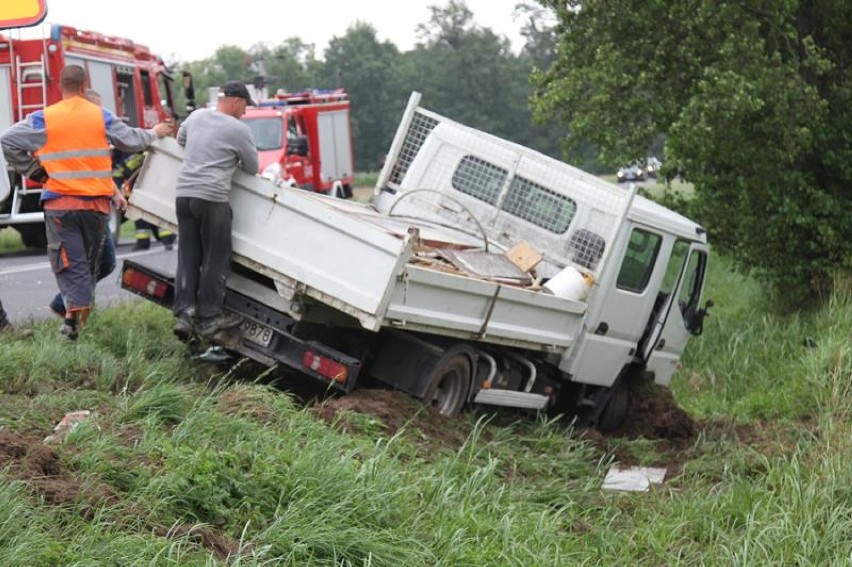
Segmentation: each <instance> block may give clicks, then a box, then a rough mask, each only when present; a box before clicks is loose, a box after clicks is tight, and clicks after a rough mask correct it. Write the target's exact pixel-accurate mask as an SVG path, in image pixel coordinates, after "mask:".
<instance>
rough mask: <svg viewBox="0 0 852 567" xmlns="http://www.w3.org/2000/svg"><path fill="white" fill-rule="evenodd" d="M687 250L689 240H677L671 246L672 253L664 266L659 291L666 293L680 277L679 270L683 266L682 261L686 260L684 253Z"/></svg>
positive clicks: (668, 292) (670, 290)
mask: <svg viewBox="0 0 852 567" xmlns="http://www.w3.org/2000/svg"><path fill="white" fill-rule="evenodd" d="M687 252H689V242H687V241H685V240H678V241H677V242H675V243H674V246H673V247H672V255H671V257H670V258H669V265H668V266H666V275H665V276H664V277H663V285H662V286H660V293H661V294H663V295H668V294H670V293H671V292H672V290H673V289H674V286H675V284H677V279H678V277H680V271H681V269H682V268H683V263H684V261H685V260H686V254H687Z"/></svg>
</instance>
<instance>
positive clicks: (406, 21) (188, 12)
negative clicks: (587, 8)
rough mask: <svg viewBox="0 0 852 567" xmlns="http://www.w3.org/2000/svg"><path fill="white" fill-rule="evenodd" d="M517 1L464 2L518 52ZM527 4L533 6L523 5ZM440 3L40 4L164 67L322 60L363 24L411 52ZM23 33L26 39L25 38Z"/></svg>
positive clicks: (158, 0)
mask: <svg viewBox="0 0 852 567" xmlns="http://www.w3.org/2000/svg"><path fill="white" fill-rule="evenodd" d="M0 1H3V0H0ZM520 1H521V0H466V4H467V7H468V8H469V9H470V10H471V11H472V12H473V19H474V21H475V22H476V23H477V24H478V25H479V26H481V27H489V28H491V29H492V30H493V31H494V32H495V33H497V34H498V35H504V36H506V37H508V38H509V39H510V40H511V41H512V42H513V45H514V47H515V48H519V47H520V44H521V37H520V33H519V29H520V27H521V21H520V20H517V21H516V20H515V19H514V16H513V11H514V8H515V5H516V4H518V2H520ZM530 1H531V3H532V2H534V0H530ZM446 4H447V0H396V1H393V0H360V1H353V0H301V1H299V2H293V1H290V0H236V1H234V0H209V1H206V2H203V1H201V0H47V10H48V13H47V19H46V20H45V21H46V22H49V23H56V24H64V25H70V26H74V27H76V28H78V29H84V30H88V31H96V32H100V33H104V34H106V35H115V36H120V37H125V38H127V39H131V40H133V41H135V42H136V43H140V44H143V45H147V46H148V47H150V48H151V50H152V51H153V52H154V53H157V54H158V55H161V56H162V57H163V58H165V59H166V60H167V61H174V60H181V61H193V60H197V59H204V58H206V57H210V56H212V55H213V53H214V52H215V51H216V48H217V47H219V46H220V45H224V44H229V45H237V46H239V47H242V48H244V49H247V48H249V47H251V46H252V45H253V44H255V43H259V42H269V43H271V44H273V45H277V44H279V43H281V41H283V40H284V39H286V38H288V37H293V36H297V37H300V38H302V40H303V41H305V42H306V43H313V44H315V46H316V55H317V57H320V58H322V56H323V51H324V50H325V48H326V46H327V45H328V41H329V40H330V39H331V38H332V37H335V36H342V35H344V34H345V33H346V29H347V28H348V27H349V26H350V25H351V24H352V23H354V22H355V21H356V20H361V21H365V22H368V23H371V24H372V25H373V27H375V28H376V31H377V34H378V38H379V40H380V41H383V40H389V41H391V42H393V43H394V44H396V45H397V47H399V48H400V50H402V51H406V50H408V49H411V47H413V45H414V42H415V40H416V39H417V38H416V34H415V30H416V27H417V25H418V24H420V23H425V22H427V21H428V20H429V15H430V12H429V9H428V7H429V6H430V5H438V6H446ZM33 32H34V30H30V32H29V33H33Z"/></svg>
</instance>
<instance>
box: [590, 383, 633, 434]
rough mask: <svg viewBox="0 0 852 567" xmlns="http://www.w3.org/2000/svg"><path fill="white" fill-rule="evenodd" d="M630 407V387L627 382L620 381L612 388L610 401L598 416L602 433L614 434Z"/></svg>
mask: <svg viewBox="0 0 852 567" xmlns="http://www.w3.org/2000/svg"><path fill="white" fill-rule="evenodd" d="M629 405H630V387H629V385H628V383H627V381H626V380H621V379H619V380H618V381H616V383H615V384H614V385H613V386H612V392H610V395H609V399H608V400H607V402H606V405H605V406H604V407H603V409H602V410H601V413H600V414H599V415H598V429H599V430H600V431H601V433H612V432H613V431H615V430H616V429H618V426H619V425H621V422H622V421H624V416H625V415H627V407H628V406H629Z"/></svg>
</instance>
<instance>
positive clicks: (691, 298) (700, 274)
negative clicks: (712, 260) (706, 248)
mask: <svg viewBox="0 0 852 567" xmlns="http://www.w3.org/2000/svg"><path fill="white" fill-rule="evenodd" d="M706 265H707V255H706V254H705V253H704V252H701V251H695V252H693V254H692V256H690V257H689V264H687V266H686V273H685V274H684V275H683V285H682V286H680V293H678V296H677V302H678V305H680V311H681V314H682V315H683V318H684V320H687V321H688V320H689V318H691V317H692V314H693V313H694V312H695V310H696V309H698V302H699V301H700V299H701V298H700V294H701V283H702V282H703V281H704V267H705V266H706Z"/></svg>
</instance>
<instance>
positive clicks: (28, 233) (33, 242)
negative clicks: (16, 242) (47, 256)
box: [15, 222, 47, 248]
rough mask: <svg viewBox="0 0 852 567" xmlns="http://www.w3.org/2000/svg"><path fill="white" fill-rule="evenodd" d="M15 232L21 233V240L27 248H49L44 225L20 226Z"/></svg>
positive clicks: (16, 226)
mask: <svg viewBox="0 0 852 567" xmlns="http://www.w3.org/2000/svg"><path fill="white" fill-rule="evenodd" d="M15 230H17V231H18V232H20V233H21V240H23V241H24V246H26V247H27V248H47V234H45V232H44V223H40V222H39V223H32V224H18V225H15Z"/></svg>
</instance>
